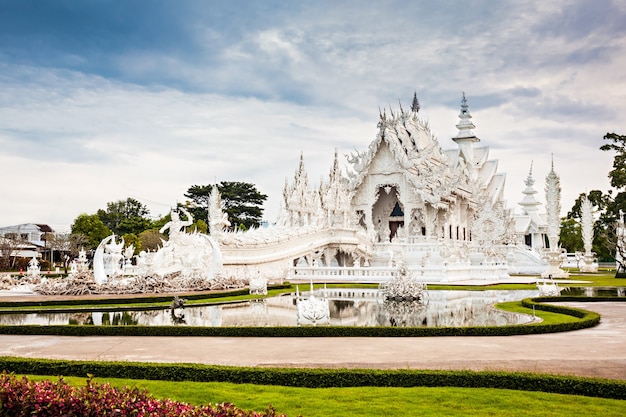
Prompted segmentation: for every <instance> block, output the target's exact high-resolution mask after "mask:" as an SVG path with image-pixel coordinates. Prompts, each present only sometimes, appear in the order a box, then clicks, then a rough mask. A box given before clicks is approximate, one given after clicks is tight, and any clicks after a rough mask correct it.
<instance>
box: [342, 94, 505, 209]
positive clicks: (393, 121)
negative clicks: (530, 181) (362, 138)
mask: <svg viewBox="0 0 626 417" xmlns="http://www.w3.org/2000/svg"><path fill="white" fill-rule="evenodd" d="M419 109H420V106H419V102H418V100H417V95H416V94H414V95H413V102H412V105H411V110H410V111H404V110H403V109H402V106H400V111H398V112H394V111H393V110H390V111H389V113H390V115H387V111H386V110H384V111H383V112H381V113H380V118H379V121H378V134H377V135H376V139H374V141H373V142H372V143H370V146H369V148H368V149H367V150H366V151H363V152H353V153H352V154H351V155H348V162H350V163H351V164H352V169H353V170H354V172H352V173H351V174H352V175H351V181H350V189H351V190H356V189H357V188H358V187H359V186H360V185H361V184H362V182H363V180H364V178H365V177H366V176H367V175H369V174H370V167H371V164H372V162H373V160H374V159H375V157H376V154H377V153H378V151H379V149H380V147H381V145H382V144H383V143H384V144H386V145H387V146H388V148H389V150H390V152H391V153H392V155H393V156H394V158H395V161H396V163H397V164H398V166H399V167H400V169H402V170H403V171H404V173H405V177H406V178H407V180H408V181H409V182H410V183H411V184H412V185H413V186H414V188H415V191H416V192H417V193H419V194H420V195H421V196H422V198H423V199H424V200H425V201H427V202H429V203H431V204H437V203H439V202H440V201H441V200H442V199H444V200H450V201H453V200H455V199H456V198H457V197H458V196H461V197H463V198H468V199H470V200H471V199H472V196H473V195H474V194H476V193H488V194H489V195H490V196H491V197H492V199H493V201H496V200H500V199H501V198H502V195H503V190H504V183H505V179H506V176H505V174H502V173H498V171H497V168H498V161H497V160H490V159H489V148H488V147H487V146H481V147H475V144H476V143H478V142H479V141H480V139H479V138H478V137H476V135H475V134H474V132H473V130H472V129H474V128H475V126H474V124H473V123H472V121H471V120H470V119H471V117H472V116H471V114H470V112H469V105H468V104H467V99H466V97H465V94H463V96H462V100H461V112H460V114H459V119H460V121H459V123H458V124H457V125H456V127H457V128H458V129H459V133H458V134H457V136H455V137H454V138H453V140H454V141H455V142H456V143H457V144H458V147H457V148H456V149H450V150H443V148H442V147H441V145H440V144H439V141H438V140H437V138H436V137H435V135H434V134H433V133H432V132H431V130H430V126H429V125H428V122H426V121H424V120H423V119H422V118H420V117H419V116H418V111H419Z"/></svg>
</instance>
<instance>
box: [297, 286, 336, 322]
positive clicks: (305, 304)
mask: <svg viewBox="0 0 626 417" xmlns="http://www.w3.org/2000/svg"><path fill="white" fill-rule="evenodd" d="M325 290H326V288H324V292H325ZM296 310H297V323H298V326H300V325H303V324H312V325H313V326H316V325H318V324H328V323H329V322H330V304H329V303H328V299H327V298H326V297H325V294H324V296H322V298H317V297H316V296H315V293H314V291H313V283H312V282H311V291H310V292H309V298H304V297H301V296H300V290H299V289H298V287H297V286H296Z"/></svg>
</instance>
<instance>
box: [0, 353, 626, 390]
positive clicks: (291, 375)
mask: <svg viewBox="0 0 626 417" xmlns="http://www.w3.org/2000/svg"><path fill="white" fill-rule="evenodd" d="M0 369H3V370H6V371H8V372H13V373H16V374H35V375H63V376H79V377H86V376H87V375H88V374H92V375H95V376H96V377H98V378H128V379H150V380H162V381H201V382H202V381H204V382H209V381H215V382H231V383H236V384H257V385H282V386H296V387H308V388H324V387H360V386H375V387H462V388H497V389H513V390H523V391H543V392H549V393H558V394H570V395H584V396H589V397H602V398H614V399H622V400H624V399H626V381H617V380H604V379H593V378H581V377H570V376H556V375H540V374H528V373H511V372H473V371H424V370H371V369H302V368H294V369H291V368H240V367H228V366H212V365H202V364H162V363H139V362H89V361H66V360H51V359H27V358H11V357H0Z"/></svg>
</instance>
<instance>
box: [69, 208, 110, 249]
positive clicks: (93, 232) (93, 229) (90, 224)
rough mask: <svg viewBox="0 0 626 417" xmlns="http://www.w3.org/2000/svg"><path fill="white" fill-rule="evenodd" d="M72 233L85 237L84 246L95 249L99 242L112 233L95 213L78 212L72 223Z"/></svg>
mask: <svg viewBox="0 0 626 417" xmlns="http://www.w3.org/2000/svg"><path fill="white" fill-rule="evenodd" d="M72 234H78V235H82V236H84V237H85V239H86V241H85V247H86V248H87V249H95V248H97V247H98V245H99V244H100V242H102V240H103V239H104V238H105V237H107V236H110V235H111V234H112V232H111V230H110V229H109V228H108V227H106V225H105V224H104V223H103V222H102V220H100V217H98V215H97V214H91V215H89V214H80V215H79V216H78V217H77V218H76V219H75V220H74V223H73V224H72Z"/></svg>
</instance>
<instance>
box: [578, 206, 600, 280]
mask: <svg viewBox="0 0 626 417" xmlns="http://www.w3.org/2000/svg"><path fill="white" fill-rule="evenodd" d="M580 218H581V219H580V220H581V231H582V235H583V244H584V247H585V252H584V253H583V254H581V256H580V259H579V261H578V268H579V270H580V272H598V262H597V259H596V257H595V253H593V252H592V251H591V247H592V244H593V213H592V204H591V201H589V199H588V198H587V196H585V197H584V198H583V199H582V201H581V204H580Z"/></svg>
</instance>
